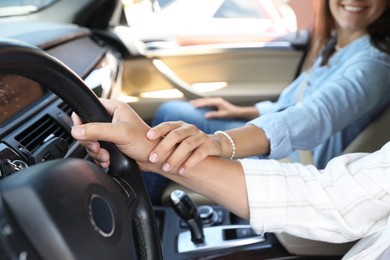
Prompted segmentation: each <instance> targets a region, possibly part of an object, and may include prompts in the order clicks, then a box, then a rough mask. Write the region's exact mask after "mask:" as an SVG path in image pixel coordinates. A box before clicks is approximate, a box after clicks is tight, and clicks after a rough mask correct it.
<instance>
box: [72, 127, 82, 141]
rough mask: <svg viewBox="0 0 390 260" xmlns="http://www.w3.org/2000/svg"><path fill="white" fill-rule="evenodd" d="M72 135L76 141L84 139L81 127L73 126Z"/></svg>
mask: <svg viewBox="0 0 390 260" xmlns="http://www.w3.org/2000/svg"><path fill="white" fill-rule="evenodd" d="M72 135H73V137H74V138H76V139H82V138H84V137H85V131H84V128H83V127H78V126H75V127H73V128H72Z"/></svg>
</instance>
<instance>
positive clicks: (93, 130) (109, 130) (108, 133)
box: [71, 123, 128, 144]
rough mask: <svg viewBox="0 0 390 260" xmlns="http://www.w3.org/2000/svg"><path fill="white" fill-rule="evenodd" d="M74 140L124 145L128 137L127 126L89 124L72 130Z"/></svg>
mask: <svg viewBox="0 0 390 260" xmlns="http://www.w3.org/2000/svg"><path fill="white" fill-rule="evenodd" d="M71 134H72V136H73V138H75V139H77V140H79V141H95V142H96V141H106V142H111V143H114V144H122V142H124V138H123V136H126V135H128V132H127V131H126V125H125V124H111V123H88V124H83V125H79V126H75V127H73V128H72V131H71Z"/></svg>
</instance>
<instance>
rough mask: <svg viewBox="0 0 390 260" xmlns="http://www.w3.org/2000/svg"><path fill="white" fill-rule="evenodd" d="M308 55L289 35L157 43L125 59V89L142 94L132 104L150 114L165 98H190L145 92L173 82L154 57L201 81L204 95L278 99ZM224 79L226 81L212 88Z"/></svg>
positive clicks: (239, 100)
mask: <svg viewBox="0 0 390 260" xmlns="http://www.w3.org/2000/svg"><path fill="white" fill-rule="evenodd" d="M303 56H304V50H303V49H302V48H300V49H297V48H296V47H294V46H293V45H292V44H290V43H289V42H286V41H284V42H274V43H272V42H271V43H263V42H245V43H225V44H205V45H193V46H183V47H177V48H158V49H156V48H154V49H152V50H145V51H144V56H142V57H140V58H137V59H131V60H126V61H125V63H124V77H123V91H124V92H125V93H126V94H127V95H129V96H133V97H137V98H138V99H137V102H134V103H133V104H132V106H133V107H134V108H135V109H136V110H138V111H139V112H140V113H141V114H142V116H143V118H146V119H147V118H151V116H152V115H153V113H154V110H155V108H156V107H157V106H158V105H159V104H160V103H161V102H164V101H166V100H169V99H175V98H184V97H181V96H180V95H177V93H175V92H173V93H172V92H171V94H172V95H171V96H169V95H168V96H166V97H162V96H161V95H159V96H157V97H155V98H144V96H145V93H150V92H152V91H157V90H169V89H172V88H173V86H172V84H171V83H170V82H169V81H167V80H166V79H165V78H164V77H163V76H162V75H161V73H160V72H159V71H158V70H157V69H156V68H155V67H154V65H153V62H152V61H153V59H159V60H161V61H162V62H164V63H165V64H166V65H167V66H168V67H169V69H170V70H172V71H173V73H174V74H175V75H176V76H177V77H178V78H180V79H181V80H182V81H183V82H185V83H187V84H188V85H189V86H190V87H194V86H197V87H199V86H200V87H201V89H200V92H201V93H202V94H203V95H204V96H216V97H223V98H225V99H227V100H229V101H231V102H233V103H236V104H241V105H248V104H253V103H255V102H258V101H260V100H265V99H271V100H275V99H277V97H278V96H279V94H280V92H281V91H282V90H283V89H284V88H285V87H286V86H287V85H288V84H289V83H290V82H291V81H292V80H293V79H294V78H295V76H296V74H297V71H298V70H299V67H300V64H301V61H302V58H303ZM218 84H219V85H220V86H222V85H225V87H223V88H220V89H218V88H217V89H216V90H210V89H208V88H207V87H208V86H215V85H218ZM195 91H197V92H198V91H199V89H195ZM160 93H161V92H160ZM166 93H168V92H166ZM138 111H137V112H138Z"/></svg>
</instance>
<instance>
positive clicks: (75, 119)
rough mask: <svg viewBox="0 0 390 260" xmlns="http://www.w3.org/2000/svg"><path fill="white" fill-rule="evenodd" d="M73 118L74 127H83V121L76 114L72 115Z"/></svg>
mask: <svg viewBox="0 0 390 260" xmlns="http://www.w3.org/2000/svg"><path fill="white" fill-rule="evenodd" d="M71 118H72V121H73V125H81V124H82V123H83V122H82V121H81V118H80V117H79V116H78V115H77V114H76V113H74V112H73V113H72V115H71Z"/></svg>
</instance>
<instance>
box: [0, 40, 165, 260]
mask: <svg viewBox="0 0 390 260" xmlns="http://www.w3.org/2000/svg"><path fill="white" fill-rule="evenodd" d="M0 73H1V74H17V75H21V76H24V77H27V78H29V79H32V80H34V81H36V82H38V83H39V84H41V85H42V86H44V87H46V88H47V89H48V90H50V91H52V92H53V93H54V94H56V95H57V96H58V97H60V98H61V99H62V100H63V101H64V102H65V103H67V104H68V105H69V106H70V107H71V108H72V109H73V111H74V112H76V113H77V114H78V115H79V116H80V118H81V119H82V120H83V122H84V123H88V122H111V117H110V116H109V114H108V113H107V111H106V110H105V108H104V107H103V106H102V105H101V103H100V102H99V100H98V98H97V97H96V96H95V94H94V93H93V92H92V91H91V90H90V89H89V88H88V87H87V86H86V85H85V84H84V82H83V81H82V80H81V79H80V78H79V77H78V76H77V75H76V74H75V73H74V72H73V71H71V70H70V69H69V68H68V67H66V66H65V65H63V64H62V63H61V62H60V61H58V60H57V59H55V58H53V57H52V56H50V55H48V54H46V53H45V52H44V51H42V50H41V49H38V48H36V47H34V46H30V45H28V44H25V43H20V42H16V41H12V40H0ZM102 146H103V147H105V148H106V149H107V150H108V151H109V153H110V157H111V166H110V169H109V172H108V174H106V173H105V172H103V170H102V169H100V168H99V167H97V166H96V165H94V164H93V163H91V162H89V161H87V160H81V159H61V160H54V161H49V162H45V163H41V164H38V165H34V166H32V167H30V168H28V169H26V170H23V171H20V172H17V173H15V174H13V175H11V176H8V177H6V178H4V179H2V180H1V181H0V192H1V194H0V221H1V223H0V224H1V225H3V227H4V225H6V226H7V225H8V226H7V227H8V228H10V229H11V230H12V231H13V232H9V234H8V233H3V234H2V237H1V241H2V244H3V248H1V247H0V251H1V250H2V249H3V250H5V251H6V252H7V253H8V255H9V254H11V253H12V252H13V251H12V250H11V249H12V248H13V249H15V248H17V247H18V246H19V248H22V249H23V250H25V251H23V252H24V253H25V254H28V253H29V252H30V251H32V252H30V253H31V254H33V253H34V252H35V254H36V255H37V256H38V258H40V259H57V260H58V259H132V258H134V257H135V258H137V259H150V260H152V259H158V260H159V259H162V250H161V242H160V236H159V232H158V230H157V226H156V221H155V218H154V212H153V208H152V206H151V203H150V200H149V197H148V194H147V191H146V189H145V186H144V183H143V181H142V178H141V176H140V174H139V169H138V166H137V164H136V163H135V161H134V160H132V159H130V158H128V157H126V156H125V155H123V154H122V153H121V152H120V151H119V150H118V149H117V147H116V146H115V145H113V144H111V143H102ZM10 234H11V235H13V236H18V238H20V239H19V240H17V241H16V243H19V242H20V245H15V241H14V240H15V237H12V236H11V235H10ZM12 241H13V242H12ZM23 245H24V247H23ZM7 248H8V249H7ZM29 250H30V251H29ZM11 251H12V252H11ZM14 251H15V252H16V251H17V250H16V249H15V250H14ZM10 252H11V253H10ZM19 253H20V251H19ZM16 254H18V253H16Z"/></svg>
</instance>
